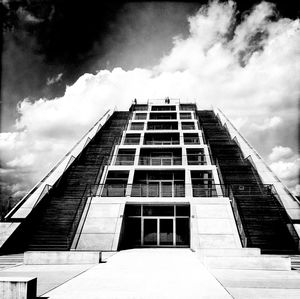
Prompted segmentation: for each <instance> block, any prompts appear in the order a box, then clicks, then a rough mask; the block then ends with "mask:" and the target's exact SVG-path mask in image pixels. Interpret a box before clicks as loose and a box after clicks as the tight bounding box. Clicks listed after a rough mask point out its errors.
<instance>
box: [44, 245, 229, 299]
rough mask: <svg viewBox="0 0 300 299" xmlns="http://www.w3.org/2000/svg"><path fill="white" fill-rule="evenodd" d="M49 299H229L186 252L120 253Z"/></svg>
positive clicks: (216, 282) (196, 260) (160, 250)
mask: <svg viewBox="0 0 300 299" xmlns="http://www.w3.org/2000/svg"><path fill="white" fill-rule="evenodd" d="M44 297H45V298H49V299H62V298H63V299H68V298H70V299H74V298H79V299H80V298H89V299H94V298H97V299H101V298H105V299H111V298H115V299H117V298H122V299H126V298H130V299H135V298H136V299H137V298H138V299H144V298H148V299H150V298H151V299H153V298H181V299H182V298H185V299H188V298H193V299H196V298H197V299H202V298H203V299H206V298H207V299H208V298H211V299H217V298H222V299H226V298H232V296H231V295H230V294H229V293H228V292H227V291H226V290H225V289H224V288H223V286H222V285H221V284H220V283H219V282H218V281H217V280H216V279H215V278H214V277H213V276H212V275H211V274H210V273H209V272H208V270H207V269H206V268H205V267H204V266H203V264H202V263H201V262H200V261H199V259H197V257H196V255H195V254H194V253H193V252H192V251H190V250H189V249H132V250H126V251H121V252H119V253H117V254H114V255H112V256H111V257H108V258H107V261H106V263H102V264H99V265H97V266H95V267H93V268H91V269H90V270H88V271H86V272H84V273H83V274H81V275H79V276H77V277H75V278H74V279H72V280H70V281H68V282H66V283H65V284H63V285H61V286H60V287H58V288H56V289H54V290H52V291H50V292H48V293H46V294H44Z"/></svg>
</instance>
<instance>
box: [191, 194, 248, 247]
mask: <svg viewBox="0 0 300 299" xmlns="http://www.w3.org/2000/svg"><path fill="white" fill-rule="evenodd" d="M191 209H192V218H191V239H192V240H191V241H192V244H191V247H192V248H193V249H195V250H196V249H199V248H241V247H242V246H241V242H240V238H239V234H238V231H237V228H236V224H235V220H234V216H233V212H232V209H231V205H230V201H229V198H225V197H224V198H194V199H192V200H191Z"/></svg>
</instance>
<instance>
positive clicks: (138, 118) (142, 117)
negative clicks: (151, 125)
mask: <svg viewBox="0 0 300 299" xmlns="http://www.w3.org/2000/svg"><path fill="white" fill-rule="evenodd" d="M146 118H147V113H136V115H135V118H134V119H136V120H142V119H146Z"/></svg>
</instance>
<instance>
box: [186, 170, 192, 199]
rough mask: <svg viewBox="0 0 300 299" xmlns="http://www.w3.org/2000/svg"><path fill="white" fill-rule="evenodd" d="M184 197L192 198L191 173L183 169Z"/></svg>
mask: <svg viewBox="0 0 300 299" xmlns="http://www.w3.org/2000/svg"><path fill="white" fill-rule="evenodd" d="M185 197H188V198H192V197H193V190H192V179H191V171H190V169H187V168H186V169H185Z"/></svg>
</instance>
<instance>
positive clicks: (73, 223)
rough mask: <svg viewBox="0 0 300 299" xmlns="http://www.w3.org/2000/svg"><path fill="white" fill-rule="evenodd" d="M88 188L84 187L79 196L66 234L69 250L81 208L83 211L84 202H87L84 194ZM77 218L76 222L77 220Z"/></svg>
mask: <svg viewBox="0 0 300 299" xmlns="http://www.w3.org/2000/svg"><path fill="white" fill-rule="evenodd" d="M87 187H88V186H87V185H86V186H85V189H84V192H83V195H82V196H81V199H80V201H79V203H78V205H77V208H76V212H75V214H74V217H73V219H72V225H71V227H70V229H69V231H68V234H67V244H68V248H69V249H70V247H71V245H72V241H73V238H74V235H75V233H76V230H77V227H78V223H79V221H80V219H81V214H80V213H82V212H81V207H83V209H84V206H85V203H86V200H87V197H88V196H87V195H86V192H87V190H88V188H87ZM77 218H78V220H77Z"/></svg>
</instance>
